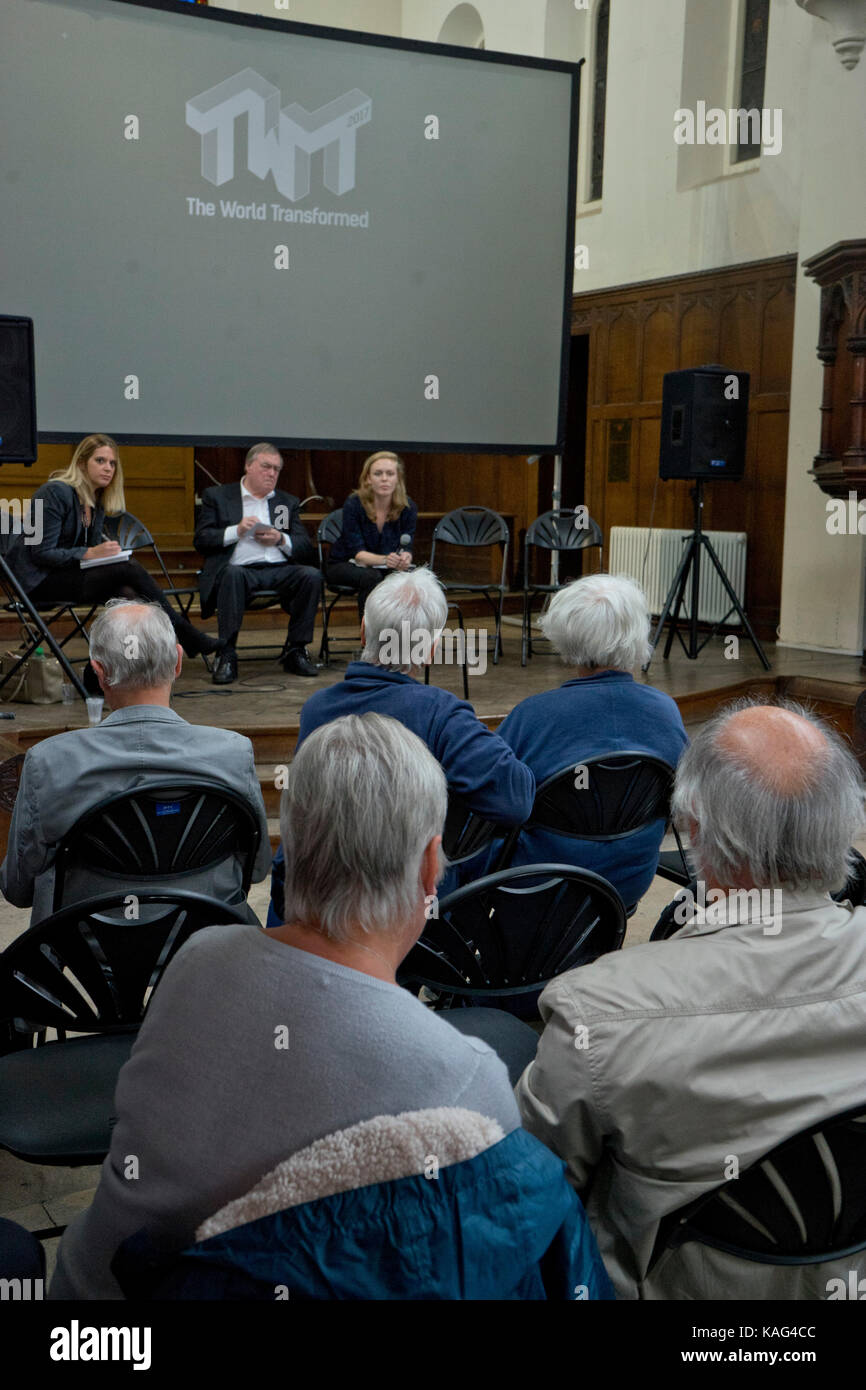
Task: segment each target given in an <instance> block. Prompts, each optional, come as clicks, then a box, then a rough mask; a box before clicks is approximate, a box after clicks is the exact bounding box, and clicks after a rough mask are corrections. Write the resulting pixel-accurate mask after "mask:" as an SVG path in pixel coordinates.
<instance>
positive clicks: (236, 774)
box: [0, 599, 270, 925]
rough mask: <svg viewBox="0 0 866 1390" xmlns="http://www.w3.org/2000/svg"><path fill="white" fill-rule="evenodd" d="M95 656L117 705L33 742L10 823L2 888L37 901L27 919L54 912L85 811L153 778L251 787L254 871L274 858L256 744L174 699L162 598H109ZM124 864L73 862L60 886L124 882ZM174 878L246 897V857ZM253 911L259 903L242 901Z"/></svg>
mask: <svg viewBox="0 0 866 1390" xmlns="http://www.w3.org/2000/svg"><path fill="white" fill-rule="evenodd" d="M90 661H91V666H92V667H93V670H94V671H95V673H96V677H97V678H98V681H99V686H100V688H101V689H102V692H103V694H104V696H105V702H106V704H107V705H108V707H109V710H110V713H109V714H108V717H107V718H106V719H104V720H103V721H102V723H101V724H98V725H97V726H96V727H95V728H92V729H70V730H69V731H68V732H67V733H65V734H56V735H55V736H54V737H53V738H46V739H43V740H42V742H41V743H36V744H34V746H33V747H32V748H31V749H30V751H29V752H28V754H27V757H26V758H25V759H24V766H23V768H22V770H21V782H20V785H19V788H18V795H17V797H16V800H15V809H14V811H13V813H12V823H11V825H10V827H9V840H8V845H7V849H6V858H5V860H4V862H3V865H2V868H0V889H2V891H3V894H4V896H5V897H6V898H8V900H9V902H12V903H15V905H16V906H17V907H29V906H30V905H31V904H32V906H33V912H32V915H31V919H30V920H31V925H33V924H34V923H36V922H39V921H41V919H42V918H43V917H47V916H48V915H49V914H50V912H51V911H52V902H53V896H54V864H55V857H56V854H57V846H58V844H59V843H60V841H61V840H62V839H63V837H64V835H66V833H67V832H68V831H69V830H71V829H72V827H73V826H74V825H75V823H76V821H78V820H80V819H81V817H82V816H83V815H85V814H86V812H87V811H89V810H92V809H93V808H94V807H96V806H98V805H99V803H100V802H102V801H105V800H107V799H108V798H109V797H111V796H115V795H117V794H119V793H121V792H125V791H132V790H133V789H134V788H136V787H140V786H142V784H143V783H145V782H169V781H176V782H177V783H178V784H180V783H183V782H190V783H195V782H197V781H200V780H201V779H202V778H204V779H205V780H206V781H208V782H216V783H219V784H222V785H223V786H225V787H226V788H227V789H228V790H229V791H232V792H235V793H236V794H238V795H240V796H242V797H244V798H245V799H246V800H247V802H248V803H249V805H250V808H251V810H252V812H253V814H254V815H255V817H256V820H257V821H258V825H259V835H260V839H259V848H258V854H257V857H256V862H255V866H254V869H253V878H254V879H255V880H256V881H258V880H259V879H260V878H264V876H265V874H266V873H267V868H268V862H269V859H270V842H269V840H268V821H267V815H266V813H265V805H264V802H263V800H262V791H261V787H260V785H259V780H258V777H257V775H256V767H255V758H254V756H253V746H252V744H251V743H250V741H249V739H248V738H244V736H243V735H242V734H236V733H233V732H231V731H230V730H229V729H214V728H211V727H209V726H208V725H207V724H188V723H187V722H186V720H185V719H181V717H180V715H179V714H176V713H175V712H174V710H173V709H171V708H170V703H171V689H172V686H173V684H174V682H175V679H176V677H177V676H178V675H180V670H181V664H182V661H183V654H182V652H181V649H180V647H179V646H178V643H177V641H176V637H175V633H174V630H173V628H172V625H171V622H170V620H169V618H168V616H167V615H166V613H165V612H164V611H163V609H162V608H161V607H160V606H158V605H157V604H155V603H136V602H134V601H132V600H130V599H111V600H109V602H108V603H107V604H106V605H105V608H104V609H103V610H102V612H101V613H100V614H99V616H98V617H97V619H96V621H95V623H94V624H93V625H92V627H91V629H90ZM117 884H118V879H117V876H116V875H112V874H105V875H100V874H99V873H98V872H96V871H95V870H92V869H86V870H85V869H84V868H82V867H80V866H78V865H76V864H73V865H71V866H70V868H69V871H68V873H67V877H66V881H65V885H64V900H65V901H66V902H71V901H76V900H78V901H80V900H81V899H82V898H86V897H92V896H94V895H95V894H97V893H108V892H110V891H111V890H112V889H114V888H116V887H117ZM177 886H179V887H183V888H185V889H188V890H190V891H191V892H196V893H208V894H214V895H216V896H219V897H223V898H225V900H226V901H227V902H229V903H239V904H240V903H243V902H244V893H243V873H242V864H241V860H240V856H239V855H236V854H234V853H232V854H230V855H228V856H227V857H226V859H225V860H224V861H222V862H221V863H219V864H216V865H214V866H213V867H212V868H210V869H207V870H200V869H196V870H191V871H190V873H189V874H188V875H187V876H185V877H184V879H183V882H182V883H179V884H178V885H177ZM139 889H141V890H143V889H150V890H151V891H153V892H156V891H159V885H158V884H155V882H154V880H153V879H146V878H142V879H139V878H136V877H135V876H131V877H130V878H128V879H124V891H129V892H135V891H137V890H139ZM245 910H246V911H248V913H249V915H250V917H251V918H252V920H253V921H255V920H256V918H255V914H254V913H253V911H252V908H246V909H245Z"/></svg>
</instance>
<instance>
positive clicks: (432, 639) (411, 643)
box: [268, 565, 535, 926]
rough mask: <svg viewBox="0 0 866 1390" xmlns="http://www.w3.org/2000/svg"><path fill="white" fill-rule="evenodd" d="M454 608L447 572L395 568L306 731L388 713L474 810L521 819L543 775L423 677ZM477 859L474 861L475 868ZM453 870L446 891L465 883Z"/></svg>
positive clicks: (314, 701) (275, 900) (319, 696)
mask: <svg viewBox="0 0 866 1390" xmlns="http://www.w3.org/2000/svg"><path fill="white" fill-rule="evenodd" d="M447 617H448V604H447V601H446V598H445V593H444V591H443V589H442V585H441V584H440V583H439V580H438V579H437V578H436V576H435V574H433V572H432V570H429V569H428V568H427V566H426V565H420V566H419V567H418V569H416V570H413V571H410V572H409V573H408V574H390V575H388V577H387V579H383V580H382V582H381V584H377V585H376V587H375V588H374V589H373V590H372V591H371V592H370V593H369V595H368V597H367V603H366V608H365V611H364V619H363V624H362V627H361V638H362V641H363V643H364V647H363V651H362V653H361V660H360V661H352V662H350V663H349V666H348V667H347V668H346V675H345V678H344V680H342V681H341V682H340V683H339V684H338V685H331V686H328V688H327V689H326V690H318V691H316V694H315V695H312V696H311V697H310V699H309V700H307V701H306V703H305V704H304V707H303V709H302V710H301V723H300V730H299V733H298V744H297V746H298V747H299V748H300V747H301V745H302V744H303V742H304V739H306V738H308V737H309V736H310V734H311V733H312V732H313V731H314V730H315V729H318V728H319V727H320V726H321V725H322V724H327V723H328V722H329V720H331V719H338V718H339V717H340V716H341V715H344V714H366V713H375V714H387V715H389V716H390V717H391V718H392V719H399V720H400V723H401V724H405V725H406V728H407V729H411V730H412V732H413V733H414V734H417V735H418V737H419V738H420V739H422V740H423V742H424V743H425V744H426V745H427V747H428V748H429V749H430V752H431V753H432V754H433V756H434V758H436V759H438V761H439V762H440V763H441V765H442V768H443V770H444V772H445V777H446V779H447V782H448V790H449V792H453V793H455V794H457V795H458V796H459V797H461V799H462V800H463V801H464V802H465V803H466V805H467V806H468V807H469V809H470V810H471V811H476V812H477V813H478V815H480V816H484V817H485V818H486V819H488V820H492V821H498V822H499V823H500V824H502V825H506V826H512V825H520V824H521V823H522V822H523V821H524V820H525V819H526V817H527V816H528V815H529V812H530V810H531V808H532V800H533V797H534V795H535V779H534V777H533V775H532V773H531V772H530V771H529V768H528V767H526V766H524V764H523V763H522V762H521V761H520V759H519V755H517V756H515V754H514V752H513V751H512V749H511V748H510V747H509V746H508V743H507V742H505V741H504V740H503V739H502V738H500V736H499V734H496V733H493V732H492V730H490V729H488V727H487V725H486V724H482V722H481V720H480V719H479V718H478V716H477V715H476V713H475V710H474V709H473V708H472V706H471V705H470V704H469V703H468V701H466V700H461V699H459V698H458V696H456V695H453V694H452V693H451V691H450V690H443V689H442V687H441V686H435V685H424V684H423V682H422V681H421V680H419V679H418V677H419V676H420V674H421V663H422V662H424V661H425V660H426V661H428V662H429V661H430V660H432V655H433V651H434V649H435V646H436V642H437V640H438V637H439V634H440V633H441V632H442V629H443V628H444V626H445V622H446V619H447ZM474 863H475V860H472V859H470V860H468V861H467V863H466V867H468V866H470V865H472V864H474ZM453 872H454V871H453V870H451V871H449V875H448V879H447V880H446V883H445V885H444V887H443V893H446V892H448V891H449V890H450V888H451V887H456V882H453V881H452V878H451V876H452V874H453ZM281 894H282V857H281V855H280V853H279V851H278V852H277V855H276V858H275V860H274V877H273V883H272V890H271V900H272V901H271V910H270V914H269V916H268V926H273V925H275V924H276V923H277V922H280V921H282V909H281Z"/></svg>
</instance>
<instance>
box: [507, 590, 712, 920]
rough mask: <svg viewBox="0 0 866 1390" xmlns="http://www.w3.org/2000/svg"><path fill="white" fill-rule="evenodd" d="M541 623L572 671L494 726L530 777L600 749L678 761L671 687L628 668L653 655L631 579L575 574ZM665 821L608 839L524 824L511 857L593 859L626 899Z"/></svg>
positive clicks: (644, 879)
mask: <svg viewBox="0 0 866 1390" xmlns="http://www.w3.org/2000/svg"><path fill="white" fill-rule="evenodd" d="M539 626H540V627H541V629H542V631H543V633H544V635H545V637H547V638H548V639H549V640H550V642H551V643H552V644H553V646H554V647H555V648H556V650H557V651H558V652H559V654H560V656H561V657H562V660H563V662H564V663H565V665H566V666H569V667H570V668H571V675H570V678H569V679H568V680H567V681H566V682H565V683H564V685H561V686H560V687H559V688H558V689H556V690H546V691H543V692H542V693H541V694H539V695H530V696H529V697H528V699H526V700H522V701H521V702H520V704H519V705H515V707H514V709H513V710H512V711H511V713H510V714H509V715H508V717H507V718H506V719H505V720H503V722H502V724H501V725H500V726H499V734H500V736H501V738H502V739H504V741H505V742H506V743H507V744H508V745H509V746H510V747H511V748H513V750H514V752H515V754H516V755H517V757H518V758H520V759H521V761H522V762H524V763H526V765H527V766H528V767H531V768H532V771H533V772H534V773H535V780H536V783H537V784H538V785H539V786H541V784H542V782H544V781H545V780H546V779H547V778H548V777H552V776H553V775H554V773H557V772H561V771H562V770H563V769H564V768H566V767H568V766H572V767H574V768H578V767H579V766H580V765H581V763H582V762H583V761H584V760H585V759H587V758H592V757H594V756H595V755H596V754H604V753H617V752H626V751H628V752H639V753H650V754H653V755H654V756H655V757H657V758H663V759H664V760H665V761H666V762H668V763H670V764H671V766H673V767H675V766H676V764H677V762H678V760H679V757H680V754H681V753H682V751H683V749H684V748H685V746H686V744H687V743H688V736H687V734H686V731H685V729H684V727H683V721H682V718H681V716H680V712H679V710H678V708H677V706H676V704H675V703H674V701H673V700H672V699H671V697H670V696H669V695H665V694H664V693H663V692H662V691H661V690H654V689H653V688H652V686H649V685H643V684H640V683H639V682H637V681H636V680H635V678H634V676H633V674H632V672H633V671H636V670H637V669H638V668H639V667H640V666H642V665H643V664H644V662H645V661H647V660H648V658H649V655H650V649H649V628H650V615H649V612H648V610H647V605H646V599H645V597H644V594H643V591H642V590H641V589H640V587H639V586H638V585H637V584H636V583H635V582H634V580H632V579H628V578H626V577H625V576H623V575H612V574H593V575H588V576H587V577H586V578H584V579H577V580H575V581H574V583H572V584H567V585H566V586H565V587H564V588H563V589H560V590H559V591H558V592H557V593H555V594H554V595H553V598H552V599H551V601H550V605H549V607H548V609H547V612H546V613H545V614H544V615H543V616H542V618H541V619H540V621H539ZM664 831H665V823H664V820H657V821H654V822H653V823H652V824H651V825H649V826H647V827H646V828H645V829H643V830H640V831H637V832H636V833H635V834H634V835H631V836H629V837H628V839H627V840H614V841H612V842H610V843H607V844H603V843H598V842H596V843H593V842H592V841H589V840H578V839H573V838H571V837H568V836H564V835H556V834H554V833H553V832H552V831H547V830H532V831H524V832H523V834H521V836H520V839H519V841H518V844H517V848H516V852H515V855H514V857H513V859H512V860H511V861H510V863H511V864H513V865H514V866H515V867H516V866H517V865H520V864H541V863H556V864H575V865H577V866H578V867H580V868H584V869H592V870H593V871H594V872H595V873H597V874H601V875H602V877H604V878H606V879H608V880H609V882H610V883H612V884H613V886H614V888H616V890H617V891H618V893H619V895H620V897H621V898H622V900H623V902H624V903H625V905H626V907H627V908H631V907H633V906H634V905H635V904H636V903H637V902H638V901H639V899H640V898H641V897H642V896H643V894H644V893H645V892H646V890H647V888H648V887H649V885H650V884H651V882H652V880H653V878H654V876H655V870H656V864H657V863H658V857H659V846H660V845H661V842H662V838H663V836H664ZM500 849H501V842H500V843H498V844H494V846H493V847H492V849H491V850H490V853H489V856H488V860H487V863H488V864H493V863H495V862H496V856H497V855H498V852H499V850H500Z"/></svg>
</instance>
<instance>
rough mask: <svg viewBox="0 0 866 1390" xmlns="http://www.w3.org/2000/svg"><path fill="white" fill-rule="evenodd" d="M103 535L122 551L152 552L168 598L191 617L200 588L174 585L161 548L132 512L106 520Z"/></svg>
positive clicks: (109, 517) (184, 613)
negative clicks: (193, 603) (190, 612)
mask: <svg viewBox="0 0 866 1390" xmlns="http://www.w3.org/2000/svg"><path fill="white" fill-rule="evenodd" d="M102 534H103V536H104V537H105V539H106V540H107V541H117V543H118V545H119V546H120V548H121V549H122V550H133V551H135V550H148V549H149V550H152V551H153V554H154V555H155V557H156V560H157V563H158V564H159V567H160V569H161V570H162V576H163V579H164V580H165V590H164V592H165V596H166V598H170V599H174V601H175V603H176V604H177V606H178V609H179V611H180V613H181V615H182V616H183V617H184V618H188V617H189V610H190V608H191V607H192V601H193V599H194V598H195V597H196V595H197V594H198V586H197V585H196V584H193V585H191V586H190V587H188V588H184V589H179V588H177V587H176V586H175V585H174V584H173V583H172V581H171V575H170V574H169V572H168V570H167V569H166V565H165V561H164V560H163V558H162V555H161V554H160V550H159V546H158V545H157V543H156V541H155V540H154V539H153V536H152V535H151V533H150V531H148V529H147V527H146V526H145V524H144V522H143V521H139V519H138V517H137V516H133V514H132V512H118V513H117V514H116V515H115V516H107V517H106V518H105V522H104V525H103V528H102Z"/></svg>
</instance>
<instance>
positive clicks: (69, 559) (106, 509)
mask: <svg viewBox="0 0 866 1390" xmlns="http://www.w3.org/2000/svg"><path fill="white" fill-rule="evenodd" d="M31 508H32V511H31V515H33V516H34V517H35V518H38V517H39V516H40V512H41V537H40V539H39V541H38V543H37V544H31V543H30V538H29V537H28V538H27V540H26V541H25V538H24V536H23V535H19V536H16V538H15V541H14V542H13V544H12V546H11V548H10V552H9V555H8V557H7V558H8V562H9V565H10V567H11V569H12V570H13V572H14V574H15V577H16V579H17V580H18V582H19V584H20V585H21V587H22V588H23V589H24V591H25V593H27V594H28V595H29V597H30V598H31V599H32V600H33V602H34V603H39V604H50V603H55V602H58V603H59V602H63V601H65V602H67V603H76V604H81V605H83V606H84V607H88V606H90V605H92V604H95V603H104V602H105V600H106V599H109V598H133V599H134V598H140V599H145V600H146V601H147V602H149V603H158V604H159V605H160V607H161V608H162V610H163V611H164V612H165V613H166V614H167V615H168V617H169V620H170V621H171V625H172V627H173V628H174V631H175V636H176V637H177V640H178V642H180V644H181V646H182V647H183V649H184V651H185V652H186V653H187V655H188V656H200V655H202V654H203V653H204V654H206V653H208V652H213V651H216V649H217V647H218V646H219V643H218V641H217V639H216V638H215V637H210V636H208V635H207V633H204V632H199V631H198V629H197V628H194V627H193V625H192V623H190V622H188V621H187V619H186V618H184V617H182V616H181V615H180V614H179V613H178V612H177V611H176V610H175V609H174V608H172V607H171V606H170V604H169V603H168V601H167V599H166V598H165V595H164V594H163V592H162V589H161V588H160V587H159V585H158V584H157V582H156V580H155V579H154V578H153V576H152V575H150V574H148V572H147V570H146V569H144V568H143V567H142V566H141V565H140V564H138V562H137V561H136V560H116V561H114V563H112V564H106V565H98V566H97V567H96V568H95V569H82V568H81V561H82V560H105V559H110V558H111V557H112V556H113V555H118V554H119V553H120V546H119V544H118V543H117V541H111V540H103V526H104V524H105V518H106V516H116V515H118V513H120V512H123V511H125V509H126V503H125V501H124V496H123V469H122V467H121V462H120V451H119V449H118V447H117V445H116V444H115V442H114V440H113V439H112V438H111V437H110V436H109V435H107V434H89V435H88V436H87V438H86V439H82V441H81V443H80V444H79V445H78V447H77V448H76V450H75V452H74V454H73V455H72V458H71V460H70V463H69V467H68V468H66V469H65V470H60V471H58V472H56V473H52V475H51V477H50V478H49V480H48V482H47V483H43V485H42V487H40V488H39V489H38V490H37V492H36V493H35V494H34V497H33V501H32V503H31ZM37 534H39V531H38V530H37Z"/></svg>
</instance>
